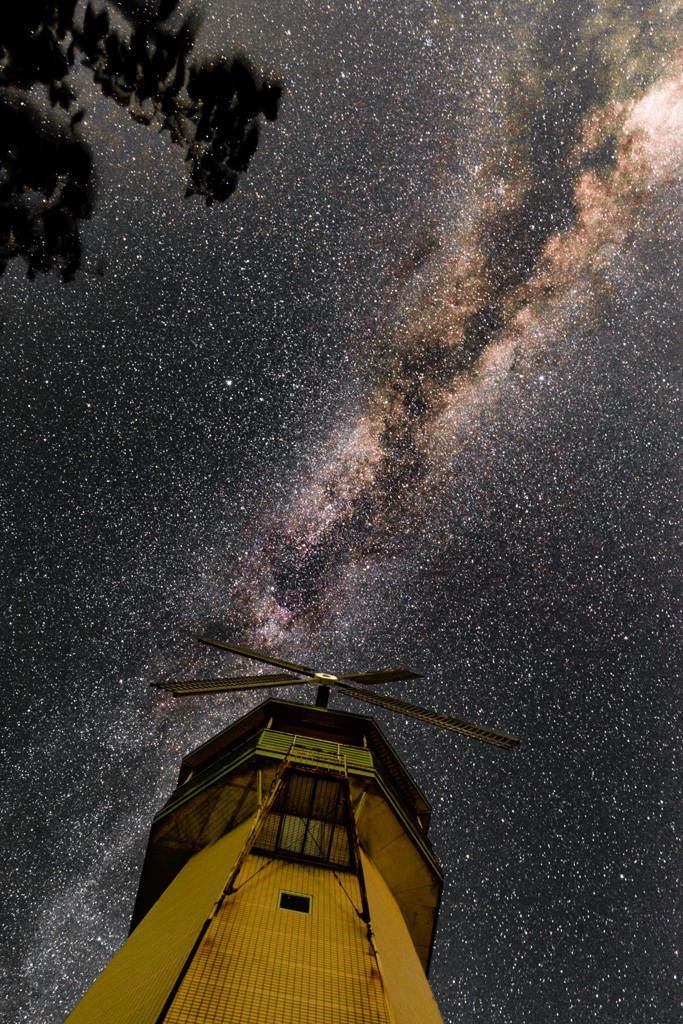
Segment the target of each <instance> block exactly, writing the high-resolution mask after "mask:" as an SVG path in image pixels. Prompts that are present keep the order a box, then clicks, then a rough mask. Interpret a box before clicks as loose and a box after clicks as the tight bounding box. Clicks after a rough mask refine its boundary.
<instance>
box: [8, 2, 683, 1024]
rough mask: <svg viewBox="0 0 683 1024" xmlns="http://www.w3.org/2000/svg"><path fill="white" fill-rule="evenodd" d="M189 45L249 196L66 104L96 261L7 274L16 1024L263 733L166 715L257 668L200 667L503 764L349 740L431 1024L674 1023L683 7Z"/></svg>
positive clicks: (52, 1015)
mask: <svg viewBox="0 0 683 1024" xmlns="http://www.w3.org/2000/svg"><path fill="white" fill-rule="evenodd" d="M184 10H186V8H185V7H184V6H183V5H182V4H181V8H180V12H178V14H177V16H178V17H180V14H181V13H182V11H184ZM197 10H198V11H199V12H200V13H201V15H202V21H201V27H200V29H199V32H198V38H197V42H196V47H195V50H196V53H197V54H198V55H199V56H202V55H203V56H205V57H206V58H207V59H209V58H210V59H213V58H215V57H218V56H224V57H226V58H230V57H231V55H232V54H234V53H236V52H241V53H243V54H246V56H247V57H248V59H249V60H250V61H251V63H252V65H253V67H254V68H255V69H256V70H257V71H258V72H259V73H260V74H263V75H266V76H269V78H270V79H272V80H273V81H275V80H278V81H281V82H282V83H283V85H284V91H283V95H282V99H281V103H280V110H279V115H278V117H277V120H276V121H274V122H266V121H263V120H262V122H261V134H260V141H259V145H258V147H257V149H256V152H255V154H254V156H253V158H252V161H251V163H250V165H249V167H248V169H247V171H246V173H244V174H241V175H240V180H239V184H238V186H237V189H236V191H235V193H234V195H232V196H231V197H230V198H229V199H227V200H226V201H225V202H215V203H213V204H212V205H207V204H206V203H205V202H204V201H203V199H202V198H201V197H200V196H197V195H195V196H192V197H189V198H185V196H184V193H185V190H186V187H187V173H188V172H187V164H186V162H184V159H183V153H182V150H181V149H179V148H178V147H177V146H174V145H173V144H172V143H171V141H170V139H169V137H168V135H167V134H160V133H159V132H158V131H157V130H156V127H155V125H154V124H152V125H150V126H145V125H143V124H140V123H137V122H136V121H135V120H133V119H131V117H130V116H129V113H128V111H127V109H126V108H125V107H121V106H117V105H116V104H115V103H114V102H112V100H110V99H108V98H107V97H105V96H103V95H102V94H101V92H100V91H99V90H98V89H97V88H96V87H95V85H94V84H93V79H92V75H91V74H90V73H89V72H88V71H87V69H84V68H80V69H79V68H75V69H74V80H75V81H76V82H77V84H78V89H79V97H80V101H81V102H82V104H83V106H84V108H85V109H86V114H85V116H84V117H83V119H82V120H81V121H80V122H79V123H78V124H77V125H76V126H75V128H74V129H73V130H74V132H75V133H76V135H77V137H78V138H79V139H81V140H82V141H83V142H84V143H85V144H86V145H87V146H88V147H89V149H90V151H91V153H92V161H93V168H94V191H93V198H92V216H91V217H90V218H89V219H87V220H84V222H83V223H82V225H81V228H80V235H81V245H82V259H81V265H80V268H79V269H78V271H77V272H76V273H75V275H74V276H73V278H72V280H68V281H65V280H63V279H62V277H61V276H60V275H59V273H58V272H57V270H56V268H53V269H52V270H51V272H49V273H46V274H45V273H38V274H37V276H36V277H35V279H34V280H30V279H29V278H28V277H27V276H26V263H25V261H23V260H22V258H21V257H19V256H17V257H16V258H12V259H11V260H10V261H9V264H8V267H7V269H6V271H5V273H4V275H3V276H2V277H1V278H0V321H1V323H0V327H1V328H2V334H3V340H4V344H3V346H2V377H3V385H4V386H3V390H2V422H3V432H2V441H1V444H2V449H3V462H4V467H5V470H4V473H3V488H2V498H1V502H0V511H1V515H2V527H3V537H4V540H5V552H4V566H5V568H4V573H3V576H2V584H3V598H2V600H3V608H4V611H5V614H4V615H3V625H2V631H3V635H4V638H5V651H6V654H5V658H4V666H5V678H4V682H3V694H4V710H3V714H2V722H1V723H0V752H1V755H2V761H3V763H4V767H3V787H2V791H1V794H0V807H1V809H2V810H1V814H2V822H1V826H2V840H1V842H2V846H3V851H2V857H1V859H0V864H1V867H0V879H1V880H2V892H3V896H2V914H1V915H0V918H1V922H2V923H1V927H2V929H3V949H4V952H3V953H2V959H1V960H0V988H2V989H3V990H4V996H3V997H2V998H4V1003H3V1002H0V1020H2V1021H3V1022H4V1021H7V1022H12V1024H14V1022H17V1024H19V1022H27V1024H28V1022H31V1024H57V1022H59V1021H61V1020H62V1019H63V1017H64V1016H65V1015H66V1013H67V1012H68V1011H69V1010H70V1009H71V1007H72V1006H73V1004H74V1003H75V1001H76V1000H77V999H78V997H79V996H80V994H81V993H82V992H83V991H84V990H85V989H86V988H87V986H88V985H90V984H91V982H92V981H93V980H94V978H95V977H96V976H97V974H98V972H99V971H100V970H101V969H102V968H103V967H104V965H105V964H106V963H107V962H108V960H109V959H110V957H111V956H112V954H113V953H114V951H115V950H116V949H117V948H118V947H119V945H120V943H121V942H122V940H123V938H124V936H125V935H126V933H127V927H128V923H129V920H130V914H131V910H132V906H133V901H134V897H135V893H136V890H137V882H138V878H139V873H140V868H141V864H142V858H143V855H144V849H145V845H146V841H147V834H148V829H149V826H150V823H151V819H152V816H153V814H154V812H155V810H156V809H157V808H158V807H159V806H160V805H161V803H163V801H164V800H165V799H166V797H167V795H168V794H169V792H170V791H171V789H172V788H173V786H174V785H175V780H176V776H177V771H178V768H179V763H180V760H181V758H182V756H183V755H184V754H185V753H186V752H187V751H188V750H190V749H192V748H193V747H194V746H196V745H198V744H199V743H200V742H203V741H204V740H205V739H207V738H208V737H209V736H211V735H212V734H213V733H214V732H215V731H217V730H218V729H219V728H221V727H222V726H224V725H226V724H228V723H230V722H232V721H234V720H235V718H236V717H238V716H239V715H241V714H243V713H245V712H246V711H247V710H249V709H250V708H252V707H254V706H255V705H256V704H257V703H260V701H261V700H262V697H263V695H262V694H255V695H253V696H252V695H249V694H245V695H235V696H225V697H211V698H206V697H204V698H197V699H196V701H194V702H191V701H186V702H182V701H179V700H178V701H176V700H174V699H173V698H171V697H169V696H168V695H163V694H161V692H160V691H158V690H156V689H151V688H150V686H149V684H150V683H152V682H154V681H159V680H161V679H163V678H168V677H169V676H171V675H173V676H179V675H184V676H192V675H195V674H196V675H201V674H204V673H208V674H211V675H218V674H220V673H222V672H223V673H225V674H235V673H237V672H243V671H250V670H251V665H250V664H249V663H248V662H245V661H243V660H240V659H238V658H236V657H235V658H233V657H232V656H230V655H222V654H220V653H218V652H211V651H208V650H206V649H203V648H201V647H200V645H198V644H197V643H196V640H195V636H196V635H197V633H199V632H205V631H206V632H209V633H211V634H212V635H214V636H221V637H223V638H226V639H227V638H232V639H234V640H235V641H236V642H238V643H239V642H242V643H244V644H245V645H247V646H252V647H255V648H261V649H266V650H268V651H270V652H271V653H273V654H275V655H279V656H281V657H284V658H289V659H293V660H295V661H303V663H304V664H307V665H311V664H313V665H315V666H316V667H318V668H320V669H321V670H323V671H329V672H335V671H337V672H340V671H349V670H350V669H371V668H379V667H385V666H398V665H405V666H407V667H409V668H412V669H414V670H415V671H418V672H422V673H423V674H424V676H425V678H424V680H417V681H414V682H411V683H398V684H394V685H392V686H391V687H387V688H386V692H388V693H389V692H390V693H392V694H395V695H396V696H399V697H403V698H404V699H407V700H410V701H413V702H414V703H419V704H422V705H424V706H426V707H429V708H433V709H435V710H439V711H442V712H445V713H448V714H451V715H454V716H456V717H462V718H466V719H468V720H471V721H474V722H477V723H479V724H481V725H487V726H490V727H493V728H497V729H499V730H501V731H503V732H506V733H508V734H512V735H516V736H520V737H521V739H522V745H521V746H520V747H519V748H518V749H517V750H516V751H514V752H512V753H508V752H505V751H500V750H497V749H494V748H492V747H488V746H486V745H484V744H479V743H476V742H474V741H470V740H467V739H465V738H464V737H459V736H455V735H454V734H451V733H446V732H441V731H439V730H436V729H432V728H430V727H429V726H427V725H423V724H420V723H418V722H415V721H412V720H403V719H401V718H399V717H398V716H393V715H391V714H390V713H389V712H386V713H384V712H381V711H379V710H377V711H376V713H375V710H374V709H373V711H372V712H371V713H372V714H373V715H374V717H375V718H376V719H377V721H378V722H379V723H380V725H381V726H382V728H383V729H384V730H385V732H386V734H387V735H388V737H389V739H390V740H391V741H392V742H393V744H394V745H395V746H396V748H397V750H398V752H399V753H400V754H401V756H402V757H403V758H404V760H405V762H406V764H407V765H408V767H409V768H410V770H411V771H412V772H413V774H414V775H415V778H416V780H417V781H418V783H419V784H420V786H421V787H422V788H423V790H424V791H425V793H426V795H427V797H428V799H430V801H431V802H432V804H433V807H434V815H433V819H432V830H431V833H430V834H431V838H432V841H433V843H434V846H435V849H436V853H437V856H438V857H439V859H440V862H441V864H442V866H443V868H444V872H445V876H446V888H445V892H444V899H443V904H442V911H441V917H440V924H439V930H438V933H437V938H436V946H435V952H434V959H433V965H432V971H431V978H430V980H431V983H432V986H433V989H434V993H435V996H436V998H437V1001H438V1003H439V1006H440V1008H441V1011H442V1013H443V1016H444V1020H445V1021H446V1022H447V1024H550V1022H553V1021H558V1022H559V1021H561V1022H563V1024H590V1022H600V1024H678V1022H679V1021H680V1020H681V1019H682V1018H683V1009H682V1007H683V984H682V981H681V977H682V975H683V913H681V883H682V876H683V850H682V848H681V847H682V840H683V812H682V810H681V802H680V793H681V763H682V762H681V753H680V751H681V745H682V742H683V723H682V721H681V711H680V698H679V673H678V664H679V663H680V662H679V659H678V656H679V652H680V639H681V633H680V622H681V618H680V597H681V592H682V588H681V583H680V553H679V552H680V548H679V545H680V537H681V530H680V497H681V495H680V491H681V479H682V477H681V461H680V456H681V443H680V439H681V411H682V410H681V384H682V381H681V371H680V365H681V340H680V339H681V329H682V327H683V306H682V304H681V284H682V282H681V272H680V268H681V265H682V257H683V219H682V217H681V210H682V209H683V59H682V58H681V32H680V30H681V27H682V17H681V16H682V14H683V4H681V3H680V2H679V0H667V2H666V3H659V2H657V3H654V2H649V0H642V2H637V3H636V2H634V0H593V2H590V3H589V2H584V0H490V2H478V0H462V2H459V0H444V2H443V3H437V2H433V0H429V2H427V0H410V2H409V0H382V2H379V0H377V2H365V3H362V2H360V0H357V2H350V0H340V2H338V3H336V4H326V3H321V2H319V0H315V2H313V0H300V2H298V3H294V2H292V0H280V2H269V0H266V2H265V3H264V2H263V0H243V2H238V0H220V2H219V0H202V2H201V4H200V5H199V6H198V8H197ZM33 92H34V98H35V101H36V103H41V102H42V103H43V104H44V107H45V110H46V112H47V111H48V107H47V104H46V103H45V101H44V99H41V93H40V89H39V88H36V89H34V91H33ZM50 116H54V117H60V116H63V112H55V111H52V112H51V113H50ZM67 121H68V118H67ZM302 689H303V688H302ZM276 695H278V696H283V697H290V698H294V697H295V696H298V697H300V698H301V699H312V697H313V694H312V693H309V691H308V689H306V690H305V692H304V693H303V694H297V691H296V690H295V689H294V688H290V689H289V690H283V691H277V693H276ZM332 703H333V704H334V706H336V707H340V708H343V709H344V710H349V711H350V710H355V711H360V712H361V713H366V712H368V711H369V709H368V708H367V706H366V705H362V706H361V705H358V704H356V705H353V704H352V703H351V701H350V700H349V699H348V698H345V697H341V696H338V697H334V696H333V698H332Z"/></svg>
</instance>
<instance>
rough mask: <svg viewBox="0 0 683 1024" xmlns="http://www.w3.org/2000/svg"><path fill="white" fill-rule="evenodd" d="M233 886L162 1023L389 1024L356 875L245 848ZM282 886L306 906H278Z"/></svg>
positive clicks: (391, 1021)
mask: <svg viewBox="0 0 683 1024" xmlns="http://www.w3.org/2000/svg"><path fill="white" fill-rule="evenodd" d="M236 885H237V891H236V892H235V893H234V894H233V895H231V896H229V897H227V898H226V900H225V901H224V903H223V905H222V906H221V908H220V910H219V912H218V913H217V915H216V917H215V919H214V921H213V923H212V925H211V926H210V928H209V929H208V931H207V933H206V935H205V937H204V939H203V941H202V943H201V945H200V947H199V950H198V951H197V954H196V956H195V958H194V960H193V962H192V966H191V967H190V969H189V971H188V972H187V974H186V975H185V978H184V980H183V983H182V985H181V987H180V989H179V991H178V993H177V995H176V998H175V999H174V1002H173V1004H172V1006H171V1009H170V1011H169V1013H168V1015H167V1017H166V1024H205V1022H207V1021H212V1022H213V1021H220V1022H221V1024H393V1019H392V1017H391V1015H390V1012H389V1010H388V1008H387V1002H386V995H385V992H384V986H383V983H382V979H381V977H380V976H379V974H378V971H377V961H376V958H375V955H374V952H373V950H372V947H371V945H370V942H369V939H368V935H367V929H366V926H365V924H364V923H363V921H361V919H360V917H359V916H358V913H357V911H358V910H360V909H361V896H360V889H359V885H358V879H357V878H356V876H355V875H354V874H351V873H350V872H339V873H337V874H336V875H335V873H334V872H333V871H330V870H329V869H327V868H321V867H316V866H313V865H309V864H299V863H293V862H289V861H282V860H269V859H268V857H266V856H257V855H250V856H249V857H248V858H247V859H246V861H245V863H244V866H243V868H242V870H241V871H240V875H239V877H238V879H237V882H236ZM282 890H284V891H286V892H292V893H297V894H300V895H306V896H310V897H311V913H310V914H304V913H300V912H298V911H295V910H283V909H281V908H280V906H279V896H280V892H281V891H282ZM399 914H400V912H399ZM403 931H404V934H405V940H406V942H407V943H408V945H409V946H410V948H411V952H412V944H411V942H410V937H409V936H408V934H407V932H406V929H405V926H404V927H403ZM413 957H414V959H416V960H417V957H416V956H415V954H414V953H413ZM417 1020H419V1018H416V1019H415V1021H413V1022H412V1024H415V1022H416V1021H417Z"/></svg>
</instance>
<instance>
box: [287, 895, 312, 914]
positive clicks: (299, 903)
mask: <svg viewBox="0 0 683 1024" xmlns="http://www.w3.org/2000/svg"><path fill="white" fill-rule="evenodd" d="M280 908H281V909H282V910H298V911H299V913H300V914H310V912H311V897H310V896H299V895H298V893H295V892H281V893H280Z"/></svg>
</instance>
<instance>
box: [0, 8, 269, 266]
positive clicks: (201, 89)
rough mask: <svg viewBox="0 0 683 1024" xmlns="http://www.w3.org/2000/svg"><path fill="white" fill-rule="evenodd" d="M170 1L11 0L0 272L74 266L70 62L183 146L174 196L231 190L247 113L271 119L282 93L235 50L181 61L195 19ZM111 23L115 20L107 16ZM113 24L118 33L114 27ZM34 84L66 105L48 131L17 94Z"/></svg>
mask: <svg viewBox="0 0 683 1024" xmlns="http://www.w3.org/2000/svg"><path fill="white" fill-rule="evenodd" d="M178 3H179V0H105V3H102V4H100V5H99V6H98V7H95V6H94V5H93V4H92V3H90V2H88V4H87V6H85V8H83V7H82V6H81V5H80V4H79V0H52V2H50V0H21V2H20V3H19V4H12V5H11V8H10V9H9V10H8V11H7V12H6V13H5V12H4V13H3V15H2V18H1V19H0V132H1V133H2V139H3V145H2V149H1V150H0V273H2V272H3V271H4V270H5V268H6V266H7V263H8V261H9V260H10V259H12V258H13V257H16V256H21V257H22V258H23V259H25V260H26V263H27V265H28V274H29V276H31V277H33V276H35V273H36V271H43V272H47V271H49V270H50V269H51V268H52V267H53V266H54V267H55V268H56V269H57V270H58V271H59V272H60V273H61V274H62V276H63V277H64V278H67V279H68V278H71V277H73V275H74V273H75V272H76V270H77V269H78V267H79V265H80V257H81V246H80V236H79V225H80V222H81V221H82V220H84V219H86V218H88V217H89V216H90V214H91V212H92V201H93V200H92V160H91V157H90V153H89V150H88V147H87V146H86V144H85V143H84V142H83V141H82V139H80V138H79V136H78V133H77V128H76V126H77V124H78V122H79V121H80V120H81V119H82V118H83V115H84V113H85V111H84V110H83V108H81V107H79V105H78V95H77V93H76V91H75V89H74V87H73V84H72V82H71V80H70V76H71V71H72V68H73V66H74V64H75V62H76V61H77V60H78V61H79V62H80V63H81V64H83V65H85V66H86V67H87V68H89V69H90V70H91V72H92V74H93V77H94V80H95V82H96V83H97V85H98V86H99V88H100V89H101V90H102V92H103V93H104V95H105V96H108V97H110V98H111V99H112V100H114V101H115V102H116V103H119V104H121V105H122V106H125V107H128V109H129V111H130V114H131V116H132V117H133V118H134V119H135V120H136V121H138V122H141V123H142V124H145V125H158V126H159V128H160V130H162V131H168V132H169V134H170V137H171V139H172V140H173V142H174V143H175V144H176V145H178V146H180V147H182V148H183V149H184V150H185V159H186V161H187V163H188V166H189V183H188V188H187V191H186V193H185V194H186V195H188V196H190V195H200V196H202V197H203V198H204V200H205V201H206V202H207V203H208V204H210V203H213V202H214V201H219V202H222V201H224V200H226V199H227V198H228V197H229V196H230V195H231V194H232V192H233V191H234V190H235V186H236V184H237V181H238V177H239V175H240V173H243V172H244V171H245V170H246V169H247V167H248V165H249V161H250V159H251V157H252V156H253V154H254V151H255V149H256V146H257V144H258V137H259V118H260V116H261V115H263V116H264V117H265V118H266V119H267V120H269V121H274V120H275V118H276V117H277V111H278V104H279V100H280V95H281V92H282V89H281V86H280V84H279V83H277V82H270V81H267V80H262V79H260V78H259V77H257V75H256V74H255V73H254V71H253V70H252V69H251V68H250V67H249V64H248V62H247V61H246V60H245V59H244V58H242V57H235V58H234V59H233V60H231V61H226V60H218V61H214V62H212V63H202V64H196V63H191V61H190V57H191V54H192V50H193V47H194V43H195V39H196V35H197V30H198V27H199V25H198V20H197V19H196V17H194V16H193V15H190V16H188V17H186V18H184V19H181V18H180V17H179V15H178V13H177V7H178ZM113 22H115V24H114V23H113ZM117 25H118V26H123V27H122V28H119V27H117ZM36 85H42V86H44V87H45V89H46V91H47V96H48V98H49V102H50V103H51V105H52V106H53V107H59V108H61V109H62V110H64V111H66V112H67V114H68V115H70V117H69V118H68V125H67V123H66V122H65V124H64V125H63V126H60V124H59V122H58V121H57V119H56V118H52V119H50V118H46V115H45V112H44V111H42V110H41V109H40V108H39V106H38V105H37V104H36V103H35V102H34V101H33V99H32V98H30V97H29V95H28V93H29V90H31V89H32V88H33V87H34V86H36Z"/></svg>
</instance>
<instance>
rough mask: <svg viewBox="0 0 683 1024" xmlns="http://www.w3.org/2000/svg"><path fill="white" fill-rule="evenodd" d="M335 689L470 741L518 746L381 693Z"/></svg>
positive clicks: (515, 741)
mask: <svg viewBox="0 0 683 1024" xmlns="http://www.w3.org/2000/svg"><path fill="white" fill-rule="evenodd" d="M336 689H338V690H341V692H342V693H346V694H347V695H348V696H349V697H356V698H357V700H364V701H366V702H367V703H368V704H376V705H377V706H378V707H381V708H388V709H389V710H390V711H397V712H398V713H399V714H402V715H410V717H411V718H417V719H418V720H419V721H421V722H428V723H429V724H430V725H438V726H440V727H441V728H442V729H450V730H452V731H453V732H459V733H462V735H463V736H471V737H472V739H475V740H482V742H484V743H491V744H493V746H494V747H503V748H504V749H505V750H511V749H512V748H513V747H516V746H517V745H518V744H519V740H518V739H516V738H515V737H514V736H506V735H505V733H502V732H497V731H496V730H495V729H484V728H482V726H480V725H473V724H472V723H471V722H463V721H461V720H460V719H459V718H451V717H450V716H449V715H442V714H441V713H440V712H438V711H428V710H427V709H426V708H421V707H418V706H417V704H408V703H407V701H405V700H398V698H396V697H387V696H385V694H383V693H373V692H372V690H361V689H360V687H358V686H349V685H348V684H347V683H339V685H338V686H337V687H336Z"/></svg>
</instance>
